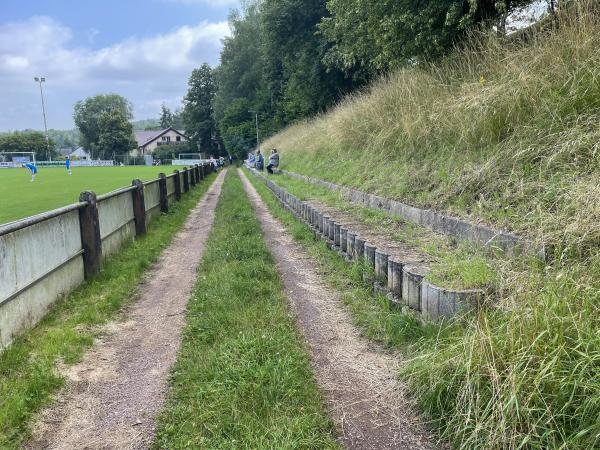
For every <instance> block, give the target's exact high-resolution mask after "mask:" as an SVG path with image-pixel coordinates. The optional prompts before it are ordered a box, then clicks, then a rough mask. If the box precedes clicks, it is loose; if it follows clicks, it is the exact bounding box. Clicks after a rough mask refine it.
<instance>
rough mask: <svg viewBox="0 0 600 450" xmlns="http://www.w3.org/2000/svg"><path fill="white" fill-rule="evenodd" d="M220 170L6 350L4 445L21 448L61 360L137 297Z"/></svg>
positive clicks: (1, 389) (0, 382)
mask: <svg viewBox="0 0 600 450" xmlns="http://www.w3.org/2000/svg"><path fill="white" fill-rule="evenodd" d="M212 180H214V175H211V176H210V178H208V179H207V180H206V181H204V182H203V183H201V184H200V185H198V187H197V188H196V189H194V190H193V191H191V192H190V194H189V195H184V196H183V197H182V200H181V201H180V202H178V203H176V204H175V205H174V206H173V208H172V209H171V211H170V212H169V214H166V215H162V216H160V217H158V218H157V219H156V220H154V221H153V222H152V223H151V225H150V227H149V228H148V233H147V235H146V236H144V237H142V238H140V239H137V240H135V241H134V242H132V243H131V244H128V245H126V246H125V247H124V248H123V249H122V251H120V252H119V253H117V254H116V255H115V256H113V257H111V258H109V259H108V260H107V262H106V264H105V266H104V270H103V271H102V272H101V274H100V275H98V276H97V277H95V278H93V279H91V280H89V281H87V282H85V283H84V284H83V285H82V286H81V287H79V288H78V289H76V290H75V291H73V292H72V293H71V294H69V295H68V296H67V297H66V298H64V299H63V300H61V301H59V302H57V303H56V304H55V306H54V307H53V308H52V310H51V311H50V312H49V313H48V315H47V316H46V317H45V318H44V319H43V320H42V321H41V322H40V323H39V324H38V326H36V327H35V328H34V329H33V330H31V331H30V332H27V333H26V334H24V335H23V336H21V337H19V338H17V339H16V340H15V342H14V343H13V344H12V345H11V346H10V347H8V348H7V349H6V350H4V351H3V352H2V353H0V448H3V449H5V448H7V449H10V448H18V447H19V445H20V444H21V443H22V442H23V440H24V439H26V438H27V437H28V436H29V432H30V431H29V426H30V425H31V424H30V420H31V418H32V415H33V414H35V413H36V412H37V411H39V410H40V408H42V407H43V406H44V405H46V404H48V403H49V402H50V401H51V398H52V395H53V394H55V393H56V392H57V391H58V389H60V388H61V387H62V386H63V385H64V381H65V380H64V378H63V377H62V376H61V374H60V373H59V372H58V371H57V369H56V366H57V364H59V363H61V364H66V365H72V364H75V363H77V362H78V361H80V360H81V357H82V355H83V353H84V351H85V350H86V349H87V348H89V347H90V346H91V345H92V343H93V341H94V338H95V337H96V336H97V335H98V333H99V329H100V327H101V326H102V325H103V324H105V323H106V322H108V321H110V320H113V319H115V318H116V317H117V316H118V313H119V312H120V311H121V309H122V308H123V306H125V305H126V304H127V303H128V302H130V301H131V300H132V299H133V298H135V295H136V292H137V283H138V281H139V280H140V277H141V276H142V274H143V272H144V271H145V270H146V269H147V268H148V267H149V266H150V264H152V263H153V262H154V261H155V260H156V259H157V258H158V256H159V255H160V253H161V252H162V250H163V249H164V248H165V247H166V246H167V245H168V244H169V243H170V242H171V239H172V238H173V236H174V235H175V233H176V232H177V231H178V230H179V229H180V228H181V226H182V224H183V222H184V221H185V219H186V217H187V215H188V213H189V211H190V209H191V208H193V207H194V206H195V205H196V203H197V202H198V200H199V198H200V197H201V196H202V195H203V194H204V192H206V190H207V189H208V186H209V185H210V183H211V181H212Z"/></svg>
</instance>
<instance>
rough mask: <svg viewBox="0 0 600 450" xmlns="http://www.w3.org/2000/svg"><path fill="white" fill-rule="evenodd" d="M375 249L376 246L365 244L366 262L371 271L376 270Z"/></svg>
mask: <svg viewBox="0 0 600 450" xmlns="http://www.w3.org/2000/svg"><path fill="white" fill-rule="evenodd" d="M375 250H377V249H376V248H375V246H374V245H371V244H369V243H368V242H365V262H366V263H367V266H368V267H369V268H370V269H373V270H375Z"/></svg>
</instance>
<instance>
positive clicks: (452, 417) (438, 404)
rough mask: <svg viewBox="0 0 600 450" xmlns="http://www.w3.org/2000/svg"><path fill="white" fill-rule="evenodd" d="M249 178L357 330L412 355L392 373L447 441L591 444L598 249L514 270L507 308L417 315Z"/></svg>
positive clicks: (599, 402)
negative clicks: (428, 319)
mask: <svg viewBox="0 0 600 450" xmlns="http://www.w3.org/2000/svg"><path fill="white" fill-rule="evenodd" d="M250 179H251V181H252V183H253V184H254V185H255V187H256V188H257V189H258V191H259V193H260V194H261V196H262V197H263V199H264V200H265V202H266V203H267V205H268V206H269V208H270V209H271V211H272V212H273V213H274V214H275V215H276V216H277V217H278V218H279V219H280V220H281V221H282V222H283V223H284V224H285V226H286V227H287V228H288V229H289V230H290V231H292V233H293V235H294V237H295V238H296V239H297V240H299V241H300V242H301V243H302V244H303V245H304V246H305V247H306V248H307V250H308V251H309V253H310V254H311V256H313V257H315V259H316V260H317V261H319V262H320V263H322V264H321V265H322V267H323V270H324V273H325V279H326V280H328V281H329V282H330V283H331V284H332V285H333V286H334V287H337V288H338V289H340V290H341V291H342V292H344V297H343V298H344V300H345V302H346V303H347V304H348V306H349V308H350V310H351V312H352V314H353V316H354V318H355V320H356V322H357V324H358V325H359V326H360V327H361V328H362V329H363V331H364V333H365V334H366V335H367V336H370V337H371V338H375V339H377V340H379V341H382V342H384V343H387V344H388V345H391V346H400V347H401V348H402V349H403V351H404V352H405V353H406V354H407V355H408V356H409V357H410V358H411V359H410V360H408V361H407V363H406V364H405V365H404V367H403V369H402V373H401V375H402V377H403V378H404V379H405V380H407V381H408V383H409V386H410V387H411V390H412V393H413V395H414V396H415V398H416V399H417V402H418V404H419V406H420V407H421V409H422V411H424V413H425V414H426V415H428V416H429V417H430V418H431V420H432V422H433V424H435V425H436V426H437V427H438V429H439V430H440V433H441V435H442V436H443V437H444V438H445V439H447V440H448V441H450V442H451V443H452V446H453V447H454V448H457V449H465V450H466V449H482V450H483V449H504V448H515V449H517V448H518V449H521V448H522V449H525V448H527V449H529V448H531V449H550V448H552V449H589V448H598V447H599V446H600V420H599V418H600V335H599V334H598V330H599V329H600V314H599V313H600V307H599V304H600V295H599V294H598V293H599V292H600V283H599V282H598V280H600V257H598V258H590V259H587V260H586V261H585V262H582V263H577V264H573V265H572V266H570V267H569V268H562V267H548V268H546V269H545V270H538V271H532V272H530V273H523V274H520V275H519V278H518V279H515V280H513V283H514V286H518V287H519V288H518V289H516V288H512V289H511V290H510V292H509V293H508V295H509V297H510V298H503V299H502V300H503V301H505V302H506V303H510V304H511V308H509V309H504V308H497V309H489V310H487V311H483V312H481V313H480V314H478V315H474V316H471V317H468V318H466V319H465V320H464V321H463V322H461V323H454V324H450V325H443V326H436V325H420V324H419V322H418V321H417V320H416V319H414V318H412V317H411V316H402V315H401V314H400V313H399V312H397V311H395V310H394V309H393V308H390V307H389V305H388V304H387V302H386V301H385V300H384V299H382V298H381V297H379V296H375V297H374V296H373V295H372V294H371V293H370V292H369V291H368V289H367V288H365V287H362V288H361V286H360V280H359V277H357V274H356V273H355V270H356V266H355V267H354V268H351V267H350V266H348V265H347V264H346V263H344V262H343V261H342V259H341V258H340V257H339V256H337V255H336V254H334V253H333V252H331V251H329V250H328V249H327V248H326V247H325V245H324V244H322V243H320V242H316V241H315V240H314V239H313V237H312V235H311V234H310V232H309V230H308V227H307V226H306V225H304V224H303V223H301V222H300V221H298V220H297V219H295V218H294V216H293V215H292V214H291V213H289V212H287V211H286V210H284V209H283V208H282V207H281V206H279V204H278V203H277V201H276V200H275V198H274V197H273V196H272V194H271V193H270V191H269V190H268V189H267V188H266V186H264V185H263V184H262V183H261V182H260V181H258V180H257V179H256V178H254V177H253V176H251V178H250ZM327 268H329V269H327ZM328 270H329V271H328ZM358 272H359V273H360V272H361V271H360V269H359V270H358Z"/></svg>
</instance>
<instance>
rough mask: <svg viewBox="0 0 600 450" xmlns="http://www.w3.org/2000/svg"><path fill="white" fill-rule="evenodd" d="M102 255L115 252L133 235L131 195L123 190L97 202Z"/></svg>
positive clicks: (106, 255) (105, 256) (105, 255)
mask: <svg viewBox="0 0 600 450" xmlns="http://www.w3.org/2000/svg"><path fill="white" fill-rule="evenodd" d="M98 218H99V219H100V238H101V239H102V256H103V257H104V258H107V257H108V256H110V255H112V254H114V253H116V252H117V251H118V250H119V249H120V248H121V246H122V245H123V244H124V243H125V242H126V241H130V240H132V239H133V238H134V237H135V223H134V217H133V197H132V195H131V191H125V192H123V193H121V194H118V195H116V196H114V197H111V198H108V199H106V200H102V201H99V202H98Z"/></svg>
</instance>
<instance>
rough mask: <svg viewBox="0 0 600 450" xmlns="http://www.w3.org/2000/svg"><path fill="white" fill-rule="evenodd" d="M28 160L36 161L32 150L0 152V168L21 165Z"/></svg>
mask: <svg viewBox="0 0 600 450" xmlns="http://www.w3.org/2000/svg"><path fill="white" fill-rule="evenodd" d="M30 162H32V163H33V164H35V163H36V160H35V153H34V152H0V168H7V167H8V168H10V167H21V166H22V165H23V164H25V163H30Z"/></svg>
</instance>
